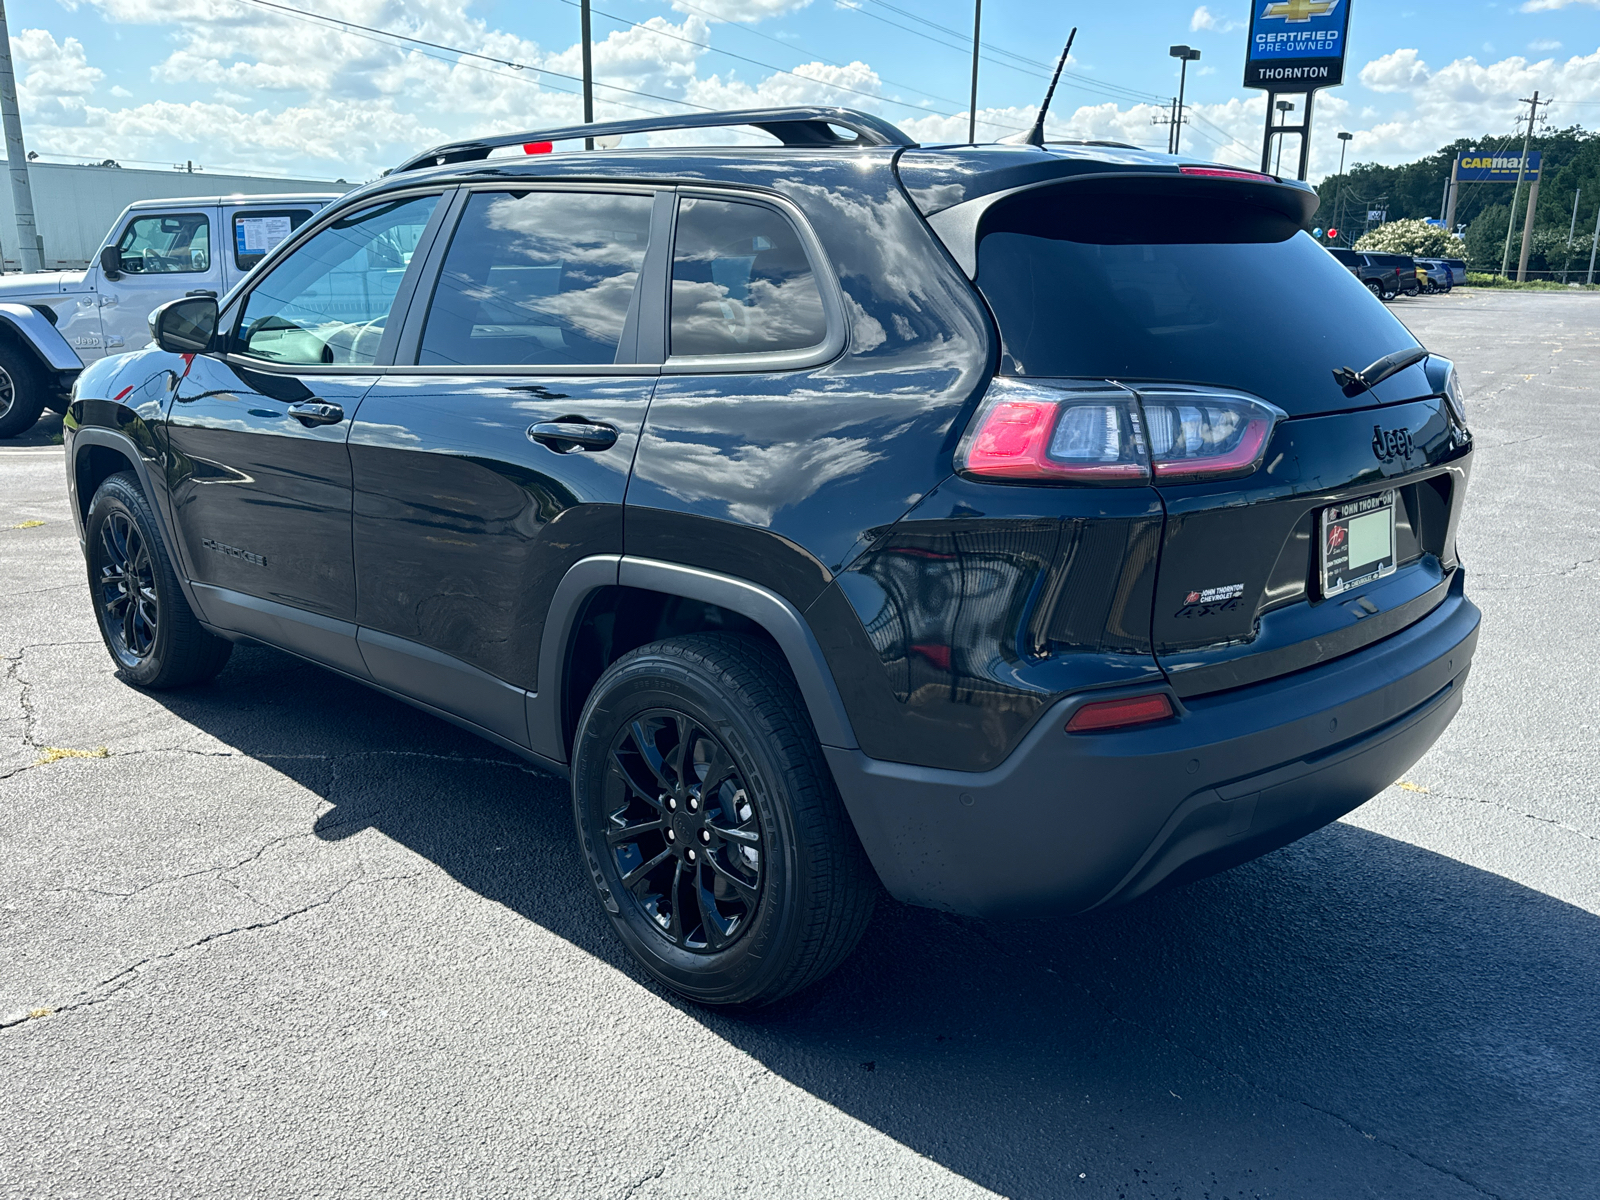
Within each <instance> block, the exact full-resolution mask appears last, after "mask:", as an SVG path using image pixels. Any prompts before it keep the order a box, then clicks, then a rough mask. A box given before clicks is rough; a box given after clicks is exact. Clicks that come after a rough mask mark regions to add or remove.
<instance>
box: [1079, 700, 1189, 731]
mask: <svg viewBox="0 0 1600 1200" xmlns="http://www.w3.org/2000/svg"><path fill="white" fill-rule="evenodd" d="M1176 715H1177V714H1176V712H1175V711H1174V710H1173V707H1172V700H1171V699H1170V698H1169V697H1168V696H1167V694H1166V693H1165V692H1156V693H1155V694H1153V695H1149V696H1128V697H1125V698H1124V699H1121V700H1097V701H1095V702H1094V703H1093V704H1085V705H1084V706H1083V707H1082V708H1080V709H1079V710H1078V711H1077V712H1075V713H1073V714H1072V720H1070V721H1068V722H1067V732H1068V733H1096V732H1101V731H1104V730H1107V729H1126V728H1127V727H1129V726H1130V725H1148V724H1150V723H1151V722H1152V721H1166V720H1170V719H1171V718H1172V717H1174V716H1176Z"/></svg>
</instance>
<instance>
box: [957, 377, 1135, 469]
mask: <svg viewBox="0 0 1600 1200" xmlns="http://www.w3.org/2000/svg"><path fill="white" fill-rule="evenodd" d="M956 464H957V466H958V467H959V468H960V469H961V470H962V471H964V472H965V473H966V474H968V475H976V476H979V477H982V478H988V479H1019V480H1023V479H1033V480H1055V481H1063V482H1065V481H1073V480H1076V481H1078V482H1081V483H1144V482H1146V481H1147V480H1148V479H1149V478H1150V467H1149V464H1148V461H1147V456H1146V454H1145V445H1144V433H1143V429H1142V426H1141V418H1140V415H1139V406H1138V401H1137V399H1136V398H1135V397H1134V396H1133V395H1132V393H1130V392H1128V391H1126V390H1124V389H1121V388H1107V387H1106V386H1105V385H1104V384H1102V385H1100V386H1099V387H1098V388H1094V387H1089V388H1083V387H1079V388H1072V387H1058V386H1049V385H1045V384H1038V383H1031V382H1028V381H1025V380H1020V379H1008V378H997V379H996V380H995V381H994V383H993V384H992V385H991V386H990V388H989V394H988V396H986V397H985V398H984V402H983V407H982V408H981V409H979V411H978V416H977V418H976V419H975V420H974V421H973V423H972V428H971V429H970V430H969V431H968V433H967V436H966V437H965V438H964V439H963V441H962V445H961V448H960V450H959V451H958V452H957V454H956Z"/></svg>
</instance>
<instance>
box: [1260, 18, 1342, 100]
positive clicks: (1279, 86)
mask: <svg viewBox="0 0 1600 1200" xmlns="http://www.w3.org/2000/svg"><path fill="white" fill-rule="evenodd" d="M1253 4H1254V8H1252V9H1251V12H1250V52H1249V54H1248V56H1247V57H1246V58H1245V63H1244V85H1245V87H1253V88H1266V89H1267V90H1268V91H1273V92H1311V91H1315V90H1316V89H1317V88H1325V87H1337V86H1338V85H1339V84H1341V83H1343V82H1344V54H1345V43H1346V42H1347V41H1348V40H1349V36H1348V35H1349V32H1350V0H1253Z"/></svg>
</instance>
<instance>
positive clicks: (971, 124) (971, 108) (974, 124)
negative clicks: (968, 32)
mask: <svg viewBox="0 0 1600 1200" xmlns="http://www.w3.org/2000/svg"><path fill="white" fill-rule="evenodd" d="M982 36H983V0H973V5H972V102H971V103H970V104H968V105H967V141H969V142H973V143H976V142H977V140H978V51H979V50H980V49H982V47H983V43H982V41H981V40H980V39H981V38H982Z"/></svg>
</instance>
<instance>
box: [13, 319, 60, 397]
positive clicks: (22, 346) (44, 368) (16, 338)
mask: <svg viewBox="0 0 1600 1200" xmlns="http://www.w3.org/2000/svg"><path fill="white" fill-rule="evenodd" d="M0 346H4V347H5V348H6V349H7V350H10V351H12V352H13V353H16V354H22V355H26V356H27V359H28V361H29V362H31V363H32V364H33V365H34V367H35V368H36V369H37V370H38V372H39V380H40V382H41V383H42V384H43V385H44V386H45V387H53V386H55V381H56V369H55V368H54V367H52V366H51V365H50V364H49V363H48V362H46V361H45V357H44V355H43V354H41V353H40V352H39V347H37V346H35V345H34V344H33V343H32V342H31V341H29V340H28V339H27V338H26V337H24V336H23V335H22V334H21V333H20V332H18V330H17V328H16V326H14V325H12V324H11V323H10V322H9V321H6V320H0Z"/></svg>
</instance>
